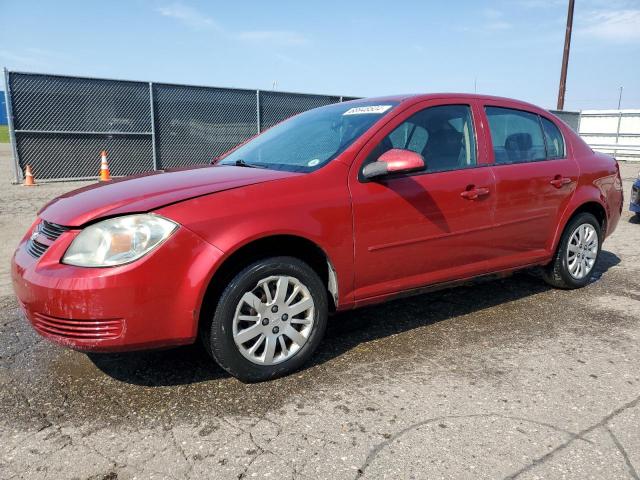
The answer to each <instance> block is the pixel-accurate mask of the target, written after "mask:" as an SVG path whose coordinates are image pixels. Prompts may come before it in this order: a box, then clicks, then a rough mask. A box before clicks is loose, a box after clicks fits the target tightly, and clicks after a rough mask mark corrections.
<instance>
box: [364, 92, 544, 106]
mask: <svg viewBox="0 0 640 480" xmlns="http://www.w3.org/2000/svg"><path fill="white" fill-rule="evenodd" d="M442 98H450V99H458V100H467V101H470V100H492V101H495V102H498V103H502V104H504V105H505V106H512V107H521V108H524V109H525V110H545V109H543V108H541V107H538V106H537V105H533V104H532V103H528V102H523V101H521V100H516V99H513V98H507V97H497V96H493V95H482V94H475V93H454V92H440V93H412V94H405V95H389V96H384V97H371V98H360V99H358V100H352V101H354V102H358V101H363V100H366V101H367V102H370V101H376V102H381V103H382V102H399V103H404V104H407V103H410V104H414V103H418V102H423V101H425V100H436V99H442Z"/></svg>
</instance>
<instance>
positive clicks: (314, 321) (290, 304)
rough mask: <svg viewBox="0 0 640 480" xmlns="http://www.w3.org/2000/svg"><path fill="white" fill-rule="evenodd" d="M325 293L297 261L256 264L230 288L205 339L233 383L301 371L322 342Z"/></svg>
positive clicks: (315, 277) (282, 259)
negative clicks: (236, 380)
mask: <svg viewBox="0 0 640 480" xmlns="http://www.w3.org/2000/svg"><path fill="white" fill-rule="evenodd" d="M326 323H327V293H326V289H325V287H324V284H323V283H322V280H320V278H319V277H318V275H317V274H316V273H315V272H314V271H313V269H312V268H311V267H309V266H308V265H307V264H306V263H304V262H302V261H300V260H298V259H296V258H293V257H274V258H268V259H264V260H260V261H257V262H255V263H253V264H251V265H249V266H248V267H247V268H245V269H244V270H242V271H241V272H240V273H238V274H237V275H236V276H235V277H234V278H233V280H232V281H231V282H230V283H229V285H228V286H227V287H226V289H225V290H224V292H223V293H222V295H221V296H220V300H219V302H218V306H217V308H216V310H215V314H214V316H213V319H212V320H211V328H210V330H209V332H208V335H207V337H208V338H206V339H205V342H207V343H208V346H209V350H210V352H211V355H212V356H213V358H214V359H215V360H216V361H217V362H218V363H219V364H220V366H221V367H222V368H224V369H225V370H226V371H227V372H229V373H230V374H231V375H233V376H234V377H237V378H238V379H240V380H242V381H246V382H257V381H263V380H268V379H272V378H276V377H280V376H283V375H286V374H288V373H291V372H293V371H295V370H297V369H298V368H300V367H301V366H302V365H303V364H304V363H305V362H306V361H307V360H308V359H309V358H310V357H311V355H312V354H313V352H314V351H315V349H316V348H317V346H318V344H319V343H320V341H321V340H322V337H323V335H324V331H325V329H326Z"/></svg>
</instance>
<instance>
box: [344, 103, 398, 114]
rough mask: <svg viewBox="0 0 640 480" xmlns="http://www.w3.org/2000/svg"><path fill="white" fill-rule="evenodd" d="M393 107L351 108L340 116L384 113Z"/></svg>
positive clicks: (370, 106) (369, 106)
mask: <svg viewBox="0 0 640 480" xmlns="http://www.w3.org/2000/svg"><path fill="white" fill-rule="evenodd" d="M392 106H393V105H368V106H366V107H353V108H350V109H349V110H347V111H346V112H344V113H343V114H342V115H364V114H367V113H384V112H386V111H387V110H389V109H390V108H391V107H392Z"/></svg>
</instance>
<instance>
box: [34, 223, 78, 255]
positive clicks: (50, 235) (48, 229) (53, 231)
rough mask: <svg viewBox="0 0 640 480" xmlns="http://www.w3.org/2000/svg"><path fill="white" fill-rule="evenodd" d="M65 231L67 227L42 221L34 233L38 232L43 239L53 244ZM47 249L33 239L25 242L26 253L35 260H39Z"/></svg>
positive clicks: (46, 246) (44, 245)
mask: <svg viewBox="0 0 640 480" xmlns="http://www.w3.org/2000/svg"><path fill="white" fill-rule="evenodd" d="M67 230H69V228H68V227H63V226H62V225H57V224H55V223H51V222H47V221H46V220H42V221H41V222H40V223H39V224H38V225H37V226H36V228H35V230H34V231H35V232H38V233H39V234H40V235H42V236H43V237H45V238H47V239H49V240H51V241H52V242H54V241H56V240H57V239H58V237H59V236H60V235H62V234H63V233H64V232H66V231H67ZM36 238H37V237H36ZM48 248H49V245H46V244H44V243H42V242H39V241H37V240H35V239H34V238H31V239H29V241H28V242H27V252H29V254H31V255H32V256H34V257H36V258H40V257H41V256H42V254H43V253H44V252H46V251H47V249H48Z"/></svg>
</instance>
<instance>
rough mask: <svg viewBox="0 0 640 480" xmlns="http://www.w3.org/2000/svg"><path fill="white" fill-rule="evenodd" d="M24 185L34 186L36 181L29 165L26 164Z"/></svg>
mask: <svg viewBox="0 0 640 480" xmlns="http://www.w3.org/2000/svg"><path fill="white" fill-rule="evenodd" d="M23 185H24V186H25V187H35V186H36V181H35V179H34V178H33V173H32V172H31V165H27V168H26V169H25V171H24V183H23Z"/></svg>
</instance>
